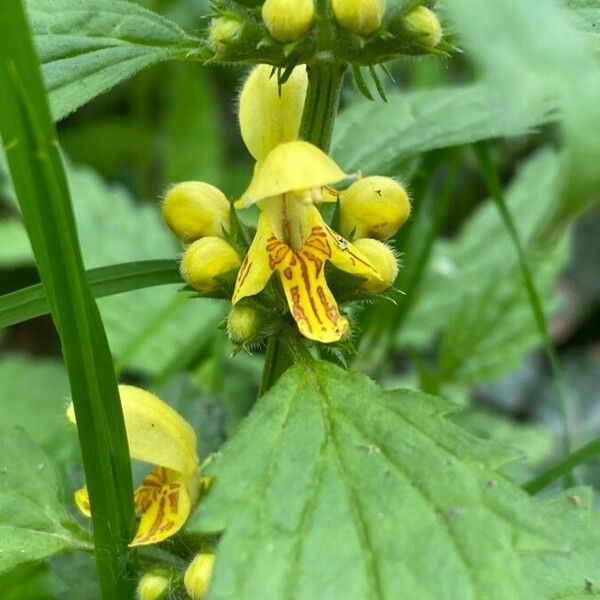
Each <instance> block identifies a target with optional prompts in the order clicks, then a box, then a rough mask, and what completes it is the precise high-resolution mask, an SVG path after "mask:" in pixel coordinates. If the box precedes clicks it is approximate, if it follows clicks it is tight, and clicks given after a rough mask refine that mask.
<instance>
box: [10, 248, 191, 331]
mask: <svg viewBox="0 0 600 600" xmlns="http://www.w3.org/2000/svg"><path fill="white" fill-rule="evenodd" d="M87 277H88V281H89V284H90V288H91V290H92V294H93V295H94V297H96V298H102V297H103V296H111V295H113V294H121V293H123V292H129V291H131V290H138V289H142V288H148V287H153V286H157V285H166V284H169V283H180V282H181V275H179V269H178V267H177V264H176V263H175V261H172V260H148V261H140V262H134V263H125V264H122V265H113V266H112V267H100V268H99V269H92V270H91V271H88V272H87ZM48 312H50V308H49V306H48V301H47V299H46V294H45V292H44V286H43V285H41V284H37V285H32V286H30V287H27V288H24V289H21V290H18V291H16V292H11V293H10V294H5V295H4V296H0V329H2V327H8V326H10V325H14V324H16V323H21V322H22V321H27V320H28V319H33V318H34V317H39V316H41V315H45V314H48Z"/></svg>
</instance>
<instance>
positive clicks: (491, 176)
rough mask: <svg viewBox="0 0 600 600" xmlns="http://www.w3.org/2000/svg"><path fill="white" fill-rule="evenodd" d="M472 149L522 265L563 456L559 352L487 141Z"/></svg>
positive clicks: (567, 446) (566, 442) (566, 436)
mask: <svg viewBox="0 0 600 600" xmlns="http://www.w3.org/2000/svg"><path fill="white" fill-rule="evenodd" d="M473 150H474V152H475V157H476V158H477V162H478V164H479V169H480V171H481V175H482V177H483V180H484V182H485V185H486V187H487V188H488V191H489V193H490V195H491V196H492V199H493V201H494V203H495V205H496V208H497V209H498V212H499V214H500V218H501V219H502V222H503V223H504V226H505V227H506V230H507V232H508V234H509V235H510V238H511V240H512V242H513V245H514V247H515V252H516V253H517V256H518V258H519V266H520V269H521V275H522V277H523V282H524V284H525V289H526V290H527V296H528V298H529V304H530V306H531V312H532V313H533V317H534V319H535V322H536V325H537V328H538V329H539V332H540V336H541V338H542V342H543V344H544V349H545V351H546V355H547V357H548V362H549V364H550V369H551V371H552V380H553V384H554V390H555V394H556V400H557V405H558V409H559V412H560V416H561V420H562V426H563V435H562V444H563V452H564V455H565V456H568V455H569V454H570V452H571V447H572V443H571V432H570V427H569V419H568V413H567V404H566V394H565V390H564V384H563V380H562V374H561V369H560V364H559V361H558V355H557V353H556V349H555V347H554V344H553V343H552V340H551V339H550V334H549V332H548V323H547V320H546V315H545V314H544V308H543V306H542V302H541V300H540V295H539V293H538V291H537V289H536V287H535V283H534V281H533V277H532V275H531V271H530V269H529V264H528V262H527V255H526V253H525V249H524V247H523V243H522V242H521V238H520V236H519V232H518V231H517V228H516V226H515V223H514V221H513V218H512V215H511V214H510V211H509V210H508V206H507V205H506V201H505V199H504V194H503V192H502V184H501V182H500V177H499V176H498V172H497V171H496V167H495V166H494V163H493V161H492V157H491V155H490V151H489V147H488V143H487V142H479V143H477V144H474V145H473ZM565 476H566V479H565V485H566V486H567V487H569V486H571V485H573V484H574V480H573V476H572V473H571V472H570V471H569V472H566V473H565Z"/></svg>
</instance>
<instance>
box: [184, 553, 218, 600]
mask: <svg viewBox="0 0 600 600" xmlns="http://www.w3.org/2000/svg"><path fill="white" fill-rule="evenodd" d="M214 564H215V555H214V554H198V555H197V556H196V558H194V560H193V561H192V562H191V564H190V566H189V567H188V568H187V570H186V572H185V575H184V576H183V585H184V586H185V589H186V591H187V593H188V594H189V596H190V598H192V600H200V599H201V598H203V597H204V594H206V592H207V590H208V586H209V585H210V579H211V576H212V571H213V566H214Z"/></svg>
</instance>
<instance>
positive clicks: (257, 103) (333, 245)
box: [232, 66, 379, 343]
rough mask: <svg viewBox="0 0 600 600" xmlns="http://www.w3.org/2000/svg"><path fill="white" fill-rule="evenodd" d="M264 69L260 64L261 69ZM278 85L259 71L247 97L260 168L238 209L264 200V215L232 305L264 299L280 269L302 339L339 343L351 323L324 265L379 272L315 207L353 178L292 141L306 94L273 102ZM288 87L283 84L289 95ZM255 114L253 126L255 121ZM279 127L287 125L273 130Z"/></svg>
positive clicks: (245, 110)
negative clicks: (261, 295)
mask: <svg viewBox="0 0 600 600" xmlns="http://www.w3.org/2000/svg"><path fill="white" fill-rule="evenodd" d="M263 69H264V66H263V67H258V68H257V71H256V72H258V73H261V70H263ZM263 72H264V71H263ZM277 85H278V84H277V81H276V79H275V78H272V79H269V78H266V77H262V78H261V79H258V76H257V78H256V79H255V78H254V73H253V74H252V75H250V78H249V79H248V81H247V82H246V85H245V86H244V89H243V90H242V94H241V96H240V111H239V116H240V128H241V130H242V133H243V134H244V133H245V135H243V137H244V141H245V142H246V145H247V146H248V148H249V150H250V152H251V153H252V154H253V156H254V157H255V158H256V159H257V163H256V165H255V170H254V177H253V178H252V181H251V183H250V185H249V186H248V189H247V190H246V192H245V193H244V194H243V195H242V198H241V199H240V200H238V202H236V208H244V207H247V206H251V205H252V204H257V203H258V205H259V208H260V210H261V213H260V217H259V219H258V227H257V231H256V235H255V237H254V240H253V242H252V244H251V246H250V248H249V250H248V253H247V255H246V257H245V258H244V261H243V262H242V266H241V267H240V270H239V273H238V277H237V281H236V286H235V291H234V294H233V298H232V303H233V304H234V305H235V304H237V303H238V302H239V301H240V300H242V299H243V298H246V297H248V296H253V295H255V294H258V293H259V292H260V291H262V290H263V288H264V287H265V286H266V285H267V282H268V281H269V279H270V277H271V274H272V273H273V272H274V271H275V272H277V274H278V276H279V279H280V280H281V283H282V285H283V289H284V292H285V296H286V300H287V303H288V306H289V309H290V313H291V315H292V317H293V318H294V320H295V321H296V323H297V325H298V329H299V330H300V332H301V333H302V335H304V336H305V337H307V338H309V339H312V340H316V341H319V342H324V343H330V342H335V341H338V340H340V339H341V338H342V337H343V336H344V335H345V334H346V332H347V330H348V321H347V320H346V319H345V318H344V317H343V316H342V315H341V314H340V311H339V309H338V305H337V303H336V301H335V298H334V297H333V294H332V293H331V291H330V290H329V287H328V286H327V282H326V280H325V263H326V262H327V261H330V262H331V263H333V264H334V265H335V266H336V267H338V268H339V269H341V270H343V271H346V272H348V273H353V274H355V275H358V276H360V277H364V278H365V279H368V278H373V279H377V278H378V277H379V275H378V273H377V271H376V270H375V269H374V268H373V266H372V265H371V263H370V262H369V260H368V259H367V258H366V257H365V256H364V255H363V254H362V253H361V252H360V251H358V250H357V249H356V248H354V247H353V246H352V244H350V243H349V242H348V241H347V240H345V239H344V238H343V237H342V236H340V235H339V234H337V233H336V232H335V231H333V230H332V229H331V228H330V227H329V226H328V225H327V224H326V223H325V221H324V220H323V218H322V217H321V214H320V212H319V211H318V209H317V208H316V206H315V202H323V201H325V198H324V196H323V192H322V189H323V187H324V186H327V185H331V184H334V183H337V182H339V181H341V180H343V179H347V178H348V175H346V173H344V171H342V170H341V169H340V168H339V167H338V166H337V165H336V164H335V162H334V161H333V160H331V158H329V157H328V156H327V155H326V154H325V153H324V152H322V151H321V150H319V148H317V147H316V146H313V145H312V144H309V143H308V142H304V141H299V140H294V141H290V140H289V137H290V131H293V132H294V135H297V131H298V128H299V125H300V116H301V106H302V105H303V103H304V96H300V94H293V95H292V96H290V98H291V99H290V100H289V102H281V101H279V102H277V101H274V98H276V94H277V93H278V92H277ZM287 85H288V84H287V83H286V84H284V85H283V91H282V93H283V94H285V93H286V86H287ZM250 115H252V116H253V121H252V122H248V119H249V116H250ZM288 115H289V119H288V118H287V117H288ZM272 122H274V123H276V124H277V123H288V126H287V127H285V128H282V127H273V125H272ZM290 122H291V123H292V124H293V126H290V125H289V124H290ZM265 139H267V140H268V143H264V140H265ZM257 148H259V149H260V150H259V151H258V152H257V151H256V149H257Z"/></svg>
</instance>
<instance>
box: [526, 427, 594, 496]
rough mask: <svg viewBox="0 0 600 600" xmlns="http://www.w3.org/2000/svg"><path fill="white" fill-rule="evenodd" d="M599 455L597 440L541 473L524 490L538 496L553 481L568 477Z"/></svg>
mask: <svg viewBox="0 0 600 600" xmlns="http://www.w3.org/2000/svg"><path fill="white" fill-rule="evenodd" d="M599 455H600V438H596V439H595V440H592V441H591V442H589V443H587V444H586V445H585V446H582V447H581V448H579V450H576V451H575V452H573V453H572V454H569V456H567V457H566V458H564V459H563V460H561V461H560V462H559V463H557V464H556V465H554V466H553V467H550V468H549V469H548V470H547V471H545V472H544V473H541V474H540V475H538V476H537V477H534V478H533V479H532V480H531V481H528V482H527V483H526V484H525V485H524V486H523V488H524V489H525V490H526V491H528V492H529V493H530V494H537V493H538V492H539V491H540V490H543V489H544V488H545V487H546V486H548V485H550V484H551V483H552V482H553V481H556V480H557V479H560V478H561V477H565V476H568V475H569V473H571V472H572V470H573V469H574V468H575V467H576V466H578V465H581V464H583V463H585V462H588V461H590V460H592V459H594V458H597V457H598V456H599Z"/></svg>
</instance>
